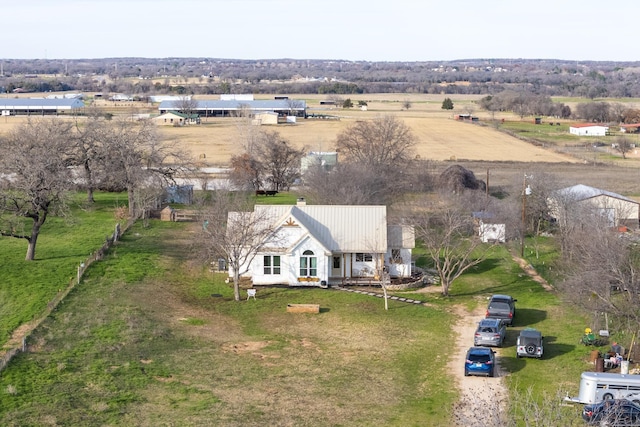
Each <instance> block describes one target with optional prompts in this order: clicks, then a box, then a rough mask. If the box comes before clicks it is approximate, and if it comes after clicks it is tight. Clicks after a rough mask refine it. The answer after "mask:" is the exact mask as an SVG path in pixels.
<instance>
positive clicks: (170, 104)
mask: <svg viewBox="0 0 640 427" xmlns="http://www.w3.org/2000/svg"><path fill="white" fill-rule="evenodd" d="M158 108H159V109H161V110H180V109H181V107H180V105H179V104H176V102H175V101H162V102H161V103H160V105H159V107H158ZM243 108H249V109H250V110H254V111H257V110H265V111H268V110H304V109H306V108H307V102H306V101H304V100H288V99H269V100H258V101H243V100H235V99H234V100H213V101H196V105H195V107H194V109H195V110H241V109H243Z"/></svg>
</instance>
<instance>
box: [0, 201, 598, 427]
mask: <svg viewBox="0 0 640 427" xmlns="http://www.w3.org/2000/svg"><path fill="white" fill-rule="evenodd" d="M105 197H106V196H105ZM282 197H286V195H283V196H282ZM272 200H273V201H272ZM269 202H271V203H274V202H278V200H277V199H272V198H269ZM116 204H117V201H114V200H109V199H108V198H105V199H101V201H100V205H101V206H102V207H104V208H105V211H104V212H103V211H102V210H101V209H98V211H97V213H92V212H88V211H87V212H86V215H87V219H84V220H83V221H84V222H83V221H81V218H82V214H79V215H78V219H77V220H76V224H75V226H71V227H69V228H67V229H66V233H63V232H60V233H59V234H57V235H58V239H57V240H56V239H55V238H53V237H48V239H51V240H50V242H57V244H58V246H59V244H60V241H61V240H63V241H65V242H66V244H65V248H64V249H62V248H60V250H59V251H58V252H57V256H58V257H57V258H53V257H54V256H55V255H54V254H56V251H55V247H53V248H50V249H46V247H47V245H43V246H44V247H43V248H42V252H39V253H38V258H39V259H40V260H42V261H37V262H36V263H34V265H43V264H44V260H46V259H47V258H46V257H45V255H47V254H48V256H50V257H52V261H51V264H50V265H49V264H47V265H46V267H47V270H45V271H42V272H40V273H39V276H37V277H40V278H41V279H40V280H41V281H42V282H43V283H46V282H47V280H46V279H45V278H46V277H50V278H53V277H58V276H59V278H58V279H56V280H57V281H58V282H59V283H62V284H66V283H68V281H69V276H73V275H74V272H75V267H76V266H77V264H78V263H79V261H80V260H82V256H81V255H82V254H84V253H89V252H91V248H90V247H89V246H87V247H85V246H83V245H85V244H86V245H88V243H87V241H88V239H87V238H86V236H87V234H88V233H90V232H95V234H96V237H95V243H94V245H95V246H99V245H100V244H101V243H102V240H103V239H104V237H103V236H102V237H100V236H101V235H103V234H107V233H108V232H109V231H110V230H111V229H112V223H113V220H112V216H110V214H109V213H108V209H106V208H108V207H110V206H115V205H116ZM88 217H91V218H96V219H95V221H97V222H96V223H94V224H93V225H92V226H89V225H84V226H80V224H85V223H86V224H88V223H90V220H89V219H88ZM100 222H103V223H104V224H103V226H99V225H98V223H100ZM93 229H99V230H101V231H96V230H93ZM196 229H197V227H195V226H193V224H188V223H167V222H160V221H151V223H150V226H149V227H147V228H143V227H142V226H141V225H135V226H134V228H133V229H131V230H130V231H129V232H128V233H127V234H125V236H124V237H123V239H122V240H121V241H120V242H119V243H118V244H117V245H116V246H115V247H114V249H113V250H112V251H111V252H110V254H109V256H107V257H106V259H104V260H103V261H100V262H98V263H95V264H93V265H92V266H91V268H89V269H88V271H87V274H86V276H85V277H84V279H83V282H82V284H81V285H80V286H79V287H77V288H76V289H75V290H74V291H72V293H71V294H70V295H69V296H68V297H67V299H65V301H64V302H63V304H61V305H60V306H59V307H58V309H57V310H55V311H54V312H53V313H52V315H51V316H50V317H49V318H48V319H47V320H46V321H45V322H44V324H43V325H42V327H41V328H39V329H38V330H37V331H36V332H35V333H34V334H33V335H32V336H31V337H30V338H29V339H28V348H29V351H28V352H27V353H24V354H19V355H18V356H17V357H16V358H15V359H14V360H13V361H12V363H11V365H10V366H9V367H8V368H7V369H6V370H5V371H3V372H2V375H0V424H1V425H6V426H14V425H15V426H18V425H20V426H24V425H34V426H35V425H38V426H39V425H136V426H157V425H167V426H168V425H187V426H189V425H193V426H199V425H225V426H252V425H253V426H262V425H296V426H298V425H300V426H305V425H309V426H310V425H335V426H340V425H342V426H370V425H385V426H387V425H389V426H406V425H415V426H418V425H419V426H441V425H448V424H449V423H450V411H451V408H452V405H453V403H454V402H455V401H456V397H457V393H456V390H455V387H454V386H453V384H452V380H451V379H452V377H451V373H450V372H448V368H447V364H446V360H447V351H449V349H450V348H451V342H452V339H454V337H453V336H452V326H453V324H454V322H455V321H456V318H455V317H454V316H453V314H452V313H453V310H452V306H453V305H463V306H465V307H467V308H468V309H469V310H472V309H474V308H476V307H478V306H483V305H484V304H486V298H487V297H488V296H489V295H491V294H492V293H507V294H511V295H513V296H514V297H515V298H517V299H518V302H517V307H518V311H517V315H516V322H515V325H514V327H513V328H509V331H508V335H507V341H506V343H507V344H506V346H505V348H503V349H501V350H499V351H500V354H501V357H502V360H503V365H504V366H505V367H506V368H507V369H508V371H510V372H511V375H510V376H509V377H508V378H507V383H508V386H509V389H510V392H511V393H519V394H522V393H524V392H525V391H527V390H532V391H533V392H534V395H535V396H536V398H538V399H542V397H543V396H545V395H555V393H557V392H558V391H560V392H563V391H568V392H570V393H571V394H572V395H575V393H577V386H578V382H579V377H580V372H582V371H583V370H588V369H590V366H589V365H588V364H587V363H586V361H587V360H588V355H589V352H590V350H591V349H590V348H586V347H582V346H580V345H578V341H579V339H580V336H581V333H582V330H583V329H584V326H585V320H584V317H583V316H581V315H580V314H579V313H575V312H574V311H573V310H572V309H571V308H570V307H567V306H566V305H564V304H562V302H561V300H560V299H559V298H558V296H557V295H555V294H554V293H552V292H549V291H545V290H544V289H543V288H542V287H541V286H540V285H539V284H537V283H536V282H534V281H533V280H531V279H530V278H528V277H527V276H526V275H524V274H523V272H522V271H521V270H520V268H519V267H518V266H517V264H515V263H514V262H513V260H512V259H511V257H510V255H509V253H508V252H507V248H506V247H498V248H496V250H495V251H494V252H493V253H492V255H491V256H490V257H489V258H488V259H487V260H486V261H484V262H483V263H482V264H480V265H479V266H477V267H476V268H475V269H473V270H472V271H470V272H469V274H466V275H464V276H463V277H461V278H460V279H459V280H458V281H456V282H455V283H454V284H453V286H452V288H451V296H450V297H448V298H443V297H441V296H439V295H438V293H434V294H428V295H426V294H418V293H415V292H404V293H402V295H403V296H406V297H410V298H415V299H420V300H423V301H425V302H426V305H425V306H416V305H413V304H406V303H402V302H397V301H391V302H390V310H389V311H385V310H384V309H383V301H382V300H381V299H379V298H374V297H371V296H367V295H361V294H354V293H347V292H341V291H337V290H333V289H330V290H324V289H292V288H265V289H260V290H259V291H258V298H257V300H255V301H254V300H250V301H241V302H236V301H233V290H232V288H231V287H230V286H229V285H228V284H226V283H224V276H225V275H224V274H223V275H219V274H214V273H211V272H209V271H207V270H206V269H203V268H202V267H201V266H200V265H199V264H198V263H197V262H194V261H193V259H194V256H193V255H194V254H193V252H192V251H193V249H192V248H191V246H190V244H191V237H190V236H191V235H192V233H193V232H194V231H195V230H196ZM49 231H50V232H51V230H49ZM51 233H52V232H51ZM43 236H44V235H43ZM76 240H79V241H82V242H84V243H82V244H81V243H76ZM45 241H46V239H45ZM3 243H4V240H3ZM72 248H75V249H72ZM14 249H15V248H14ZM25 250H26V248H25ZM5 252H6V253H10V252H11V250H10V249H8V246H6V245H3V246H2V247H0V257H2V258H1V259H5V258H6V257H5ZM418 252H419V251H418ZM60 254H64V255H63V256H60ZM23 255H24V254H22V255H20V257H22V256H23ZM549 256H550V255H549ZM53 259H56V260H58V261H62V263H61V264H63V265H66V267H64V268H63V267H59V266H57V265H56V264H57V263H55V262H54V261H53ZM15 262H16V265H17V266H16V267H15V268H16V269H20V268H23V266H24V264H20V263H19V262H18V261H17V260H16V261H15ZM54 266H55V270H56V271H58V270H59V271H60V273H56V276H51V275H49V273H48V270H49V269H52V268H54ZM9 277H10V280H7V281H6V283H8V284H10V285H11V286H8V287H7V288H6V290H5V292H9V291H12V290H15V289H16V288H19V287H18V284H19V283H20V282H19V280H20V277H21V275H19V274H12V275H10V276H9ZM35 282H36V280H35V279H34V280H31V281H29V282H26V284H25V285H24V286H23V288H24V292H23V293H22V294H20V295H19V296H18V297H14V300H15V301H18V300H19V298H25V296H26V295H31V293H34V294H35V296H34V297H32V299H33V303H32V305H31V309H30V311H27V313H29V316H36V315H37V313H38V308H40V309H41V308H43V305H46V298H49V297H50V296H49V295H48V294H45V295H47V296H46V297H44V299H45V302H44V303H38V301H37V295H38V294H37V292H36V291H37V289H39V288H40V287H42V288H45V286H43V285H38V286H35ZM59 286H62V285H60V284H58V285H56V286H54V287H53V288H52V289H53V291H49V292H50V293H51V292H53V293H52V294H55V292H56V291H57V287H59ZM32 287H33V289H31V288H32ZM243 295H244V293H243ZM289 303H316V304H320V306H321V313H320V314H318V315H307V314H292V313H287V312H286V305H287V304H289ZM17 306H18V303H17V302H15V303H14V307H17ZM23 316H24V315H23ZM27 317H28V316H27ZM527 326H532V327H536V328H538V329H540V330H541V331H542V332H543V334H544V335H545V337H546V339H545V357H544V358H543V359H542V360H535V359H516V357H515V348H514V346H515V337H516V336H517V333H518V331H519V330H520V329H521V328H524V327H527ZM565 410H566V411H567V412H569V413H570V414H571V416H574V415H576V414H577V408H566V409H565ZM576 416H577V415H576Z"/></svg>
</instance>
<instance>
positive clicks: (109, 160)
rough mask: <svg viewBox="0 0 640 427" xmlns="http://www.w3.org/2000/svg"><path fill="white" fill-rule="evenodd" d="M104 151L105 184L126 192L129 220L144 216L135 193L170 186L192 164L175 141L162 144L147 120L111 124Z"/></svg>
mask: <svg viewBox="0 0 640 427" xmlns="http://www.w3.org/2000/svg"><path fill="white" fill-rule="evenodd" d="M104 149H105V150H106V154H105V156H104V158H105V168H106V171H107V175H108V180H109V181H110V182H111V183H113V184H115V185H121V186H122V187H124V188H126V190H127V195H128V201H129V215H130V216H131V217H132V218H139V217H142V216H143V215H144V213H145V208H144V207H143V206H139V205H138V203H137V201H139V200H138V199H137V198H136V192H137V191H139V190H140V189H142V188H144V187H150V186H156V187H158V186H163V185H166V184H167V183H174V182H175V178H176V177H178V176H180V175H185V174H187V173H188V172H189V170H190V166H191V164H192V159H191V156H190V154H189V153H187V152H185V151H184V149H183V148H182V147H181V146H180V144H178V142H177V141H168V142H167V141H162V140H161V139H160V138H159V137H158V135H157V132H156V127H155V125H154V124H153V123H151V122H150V121H148V120H141V121H138V122H135V123H132V122H127V121H123V120H119V121H114V122H111V124H110V127H109V129H108V133H107V134H106V135H105V139H104Z"/></svg>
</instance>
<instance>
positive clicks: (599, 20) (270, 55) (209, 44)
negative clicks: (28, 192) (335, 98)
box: [0, 0, 640, 61]
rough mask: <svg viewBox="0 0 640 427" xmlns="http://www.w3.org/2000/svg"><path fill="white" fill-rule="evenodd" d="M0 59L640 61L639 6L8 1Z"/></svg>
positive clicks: (613, 2) (542, 0)
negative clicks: (502, 59) (483, 59)
mask: <svg viewBox="0 0 640 427" xmlns="http://www.w3.org/2000/svg"><path fill="white" fill-rule="evenodd" d="M6 3H7V4H3V7H2V15H3V17H2V26H1V28H2V34H3V41H2V43H1V44H0V58H2V59H9V58H30V59H35V58H48V59H53V58H56V59H74V58H111V57H146V58H166V57H203V58H233V59H276V58H293V59H343V60H369V61H431V60H434V61H438V60H455V59H465V58H547V59H567V60H612V61H636V60H640V53H639V52H638V50H637V49H636V46H637V44H638V36H639V35H640V30H638V24H637V22H638V19H639V18H638V17H639V16H640V13H639V12H640V1H638V0H609V1H603V0H582V1H578V0H537V1H522V0H519V1H518V0H511V1H508V0H482V1H480V0H473V1H472V0H392V1H389V0H384V1H383V0H93V1H81V0H56V1H54V0H29V1H23V0H12V1H7V2H6Z"/></svg>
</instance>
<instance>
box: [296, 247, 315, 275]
mask: <svg viewBox="0 0 640 427" xmlns="http://www.w3.org/2000/svg"><path fill="white" fill-rule="evenodd" d="M313 255H314V254H313V251H310V250H306V251H304V252H303V253H302V256H301V257H300V277H315V276H317V275H318V259H317V258H316V257H314V256H313Z"/></svg>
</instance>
